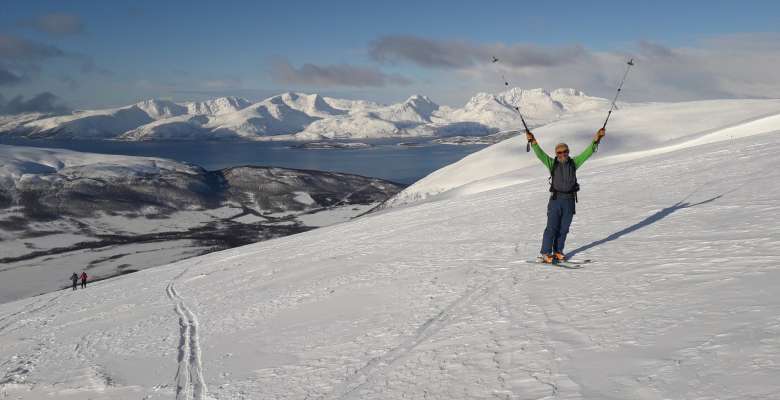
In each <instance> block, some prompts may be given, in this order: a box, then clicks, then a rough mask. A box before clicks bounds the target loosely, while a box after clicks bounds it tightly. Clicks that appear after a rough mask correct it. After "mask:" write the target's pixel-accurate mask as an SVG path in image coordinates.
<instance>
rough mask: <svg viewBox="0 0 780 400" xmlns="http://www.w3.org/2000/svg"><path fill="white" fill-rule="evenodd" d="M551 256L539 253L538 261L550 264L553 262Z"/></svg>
mask: <svg viewBox="0 0 780 400" xmlns="http://www.w3.org/2000/svg"><path fill="white" fill-rule="evenodd" d="M553 259H554V258H553V256H552V255H550V254H540V255H539V261H540V262H541V263H542V264H552V263H553Z"/></svg>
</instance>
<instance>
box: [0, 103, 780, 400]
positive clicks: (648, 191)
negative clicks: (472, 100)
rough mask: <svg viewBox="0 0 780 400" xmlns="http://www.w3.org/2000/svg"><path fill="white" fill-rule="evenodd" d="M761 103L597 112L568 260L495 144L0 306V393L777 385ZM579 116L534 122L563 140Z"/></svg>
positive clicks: (662, 392)
mask: <svg viewBox="0 0 780 400" xmlns="http://www.w3.org/2000/svg"><path fill="white" fill-rule="evenodd" d="M777 105H778V103H777V102H772V101H754V102H747V103H746V102H743V101H730V102H727V101H720V102H701V103H689V104H685V103H683V104H677V105H648V106H646V107H643V108H642V109H643V110H644V111H642V109H640V108H639V107H637V108H636V109H634V108H630V109H629V108H626V109H623V110H621V111H619V112H618V113H617V114H615V116H614V118H615V119H614V121H613V122H611V125H610V127H611V128H610V130H609V133H608V136H607V138H606V139H605V141H604V142H603V143H602V145H601V148H600V151H599V152H598V153H596V154H595V155H594V157H593V159H591V160H590V161H588V163H586V164H585V165H584V167H583V168H582V169H581V170H580V172H579V174H578V175H579V178H580V183H581V184H582V191H581V192H580V201H579V203H578V205H577V216H576V217H575V222H574V225H573V227H572V233H571V235H570V239H569V248H568V251H569V252H570V254H573V256H574V257H575V258H577V259H592V260H594V262H592V263H590V264H587V266H586V267H585V268H583V269H578V270H569V269H564V268H557V267H550V266H543V265H539V264H529V263H527V262H526V260H529V259H531V258H533V257H534V256H535V255H536V254H537V252H538V248H539V246H540V238H541V232H542V230H543V229H544V224H545V210H546V202H547V197H548V192H547V176H546V173H545V171H544V168H543V167H541V165H538V161H537V160H535V159H534V157H533V155H532V154H527V153H525V143H524V141H523V140H522V139H520V138H514V139H509V140H508V141H505V142H502V143H499V144H497V145H494V146H492V147H491V148H489V149H487V150H485V151H483V152H482V153H478V154H481V155H479V156H477V157H473V158H471V159H470V160H469V159H468V158H467V159H465V160H464V161H463V162H462V163H460V166H459V167H458V168H460V172H461V174H463V175H464V178H463V180H462V181H459V182H456V181H455V180H454V178H453V179H451V180H449V182H448V184H449V185H450V187H452V188H458V189H460V188H465V187H468V186H472V187H474V188H475V190H473V191H468V190H463V191H460V192H456V191H451V193H450V194H449V195H447V196H440V197H439V198H438V200H439V201H429V202H423V203H420V204H407V205H406V206H405V207H402V208H397V209H389V210H386V211H383V212H381V213H378V214H373V215H368V216H365V217H362V218H360V219H358V220H355V221H351V222H348V223H343V224H338V225H334V226H330V227H326V228H322V229H318V230H314V231H310V232H306V233H303V234H298V235H294V236H289V237H285V238H280V239H276V240H272V241H268V242H263V243H259V244H253V245H249V246H246V247H241V248H234V249H230V250H226V251H222V252H217V253H211V254H209V255H206V256H202V257H197V258H192V259H189V260H185V261H181V262H178V263H175V264H171V265H168V266H164V267H159V268H156V269H152V270H145V271H140V272H137V273H134V274H130V275H126V276H123V277H120V278H117V279H111V280H108V281H103V282H97V283H94V284H91V285H90V286H88V287H87V289H86V290H77V291H75V292H73V291H70V290H64V291H59V292H54V293H49V294H45V295H41V296H36V297H32V298H28V299H24V300H20V301H16V302H13V303H7V304H2V305H0V332H1V333H2V335H0V362H2V364H0V368H2V374H3V375H2V376H1V377H0V393H2V396H3V397H7V398H24V399H44V398H58V399H66V400H67V399H83V398H92V399H138V398H145V399H236V398H248V399H306V398H308V399H404V398H420V399H423V398H430V399H493V398H501V399H551V398H560V399H636V398H641V399H659V400H660V399H669V398H675V399H692V398H697V399H713V398H718V399H746V398H755V399H770V398H780V382H778V380H777V376H778V374H780V298H779V297H778V296H777V290H776V288H777V287H778V285H780V251H779V250H778V249H779V248H780V184H778V182H780V170H778V169H777V168H773V166H775V165H777V164H778V162H780V135H778V131H780V125H778V121H777V120H776V118H773V117H771V115H777V114H778V110H777V109H774V110H773V109H772V107H777ZM708 110H709V111H708ZM600 117H603V115H601V116H600ZM613 123H614V124H613ZM648 123H652V124H651V125H650V126H646V124H648ZM598 125H599V124H598V118H597V116H595V115H594V116H584V117H582V119H577V120H574V119H572V120H569V121H563V122H561V123H560V124H556V125H552V126H550V127H548V128H544V129H539V130H538V131H537V136H538V138H539V140H540V142H542V143H543V144H544V145H545V146H552V145H554V143H553V142H555V141H556V140H558V139H559V135H560V139H565V140H570V139H576V142H575V141H574V140H570V141H571V142H572V143H571V144H572V146H573V147H575V148H576V147H579V146H578V144H579V143H581V144H582V145H584V144H585V143H587V140H588V139H589V137H590V136H591V135H592V133H593V132H592V131H594V130H595V128H596V127H598ZM632 126H633V127H634V129H633V130H632V129H630V127H632ZM566 129H572V130H574V132H572V133H571V135H570V136H565V135H563V133H564V132H565V131H566ZM645 135H647V136H645ZM659 149H664V150H663V151H661V150H659ZM490 156H492V157H493V158H494V159H495V163H494V164H488V163H487V161H484V162H477V161H479V160H487V159H489V158H490ZM505 164H506V166H505ZM532 164H533V165H532ZM504 168H505V169H504ZM453 176H454V175H453ZM479 182H483V183H485V184H484V185H483V186H482V187H481V188H480V190H476V189H477V188H476V186H475V185H477V186H478V183H479ZM501 182H503V184H499V183H501ZM464 185H465V186H464ZM488 188H492V190H486V189H488ZM63 278H64V277H63Z"/></svg>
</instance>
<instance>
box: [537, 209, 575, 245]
mask: <svg viewBox="0 0 780 400" xmlns="http://www.w3.org/2000/svg"><path fill="white" fill-rule="evenodd" d="M573 218H574V199H573V198H556V199H550V202H549V203H547V227H546V228H544V237H543V239H542V253H543V254H552V253H553V252H556V251H557V252H561V253H563V246H565V245H566V235H568V234H569V226H570V225H571V220H572V219H573Z"/></svg>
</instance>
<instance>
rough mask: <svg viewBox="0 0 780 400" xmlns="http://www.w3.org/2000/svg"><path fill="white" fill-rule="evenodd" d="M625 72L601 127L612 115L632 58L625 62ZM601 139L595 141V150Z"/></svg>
mask: <svg viewBox="0 0 780 400" xmlns="http://www.w3.org/2000/svg"><path fill="white" fill-rule="evenodd" d="M626 65H627V66H626V72H624V73H623V79H621V80H620V84H619V85H618V88H617V92H615V98H614V99H612V104H610V106H609V111H608V112H607V119H605V120H604V125H602V126H601V129H606V128H607V122H609V117H610V116H611V115H612V111H613V110H614V109H615V103H616V102H617V99H618V96H620V92H621V91H623V83H625V82H626V77H627V76H628V71H629V70H630V69H631V67H633V66H634V59H633V58H632V59H629V60H628V62H627V63H626ZM600 141H601V139H600V138H599V139H598V141H596V150H598V148H599V147H598V146H599V142H600Z"/></svg>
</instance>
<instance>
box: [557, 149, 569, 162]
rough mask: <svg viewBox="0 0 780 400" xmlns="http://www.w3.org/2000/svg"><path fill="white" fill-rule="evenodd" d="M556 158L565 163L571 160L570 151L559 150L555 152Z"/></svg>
mask: <svg viewBox="0 0 780 400" xmlns="http://www.w3.org/2000/svg"><path fill="white" fill-rule="evenodd" d="M555 156H556V158H558V161H561V162H564V161H566V160H568V159H569V149H567V148H562V147H561V148H558V149H556V150H555Z"/></svg>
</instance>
